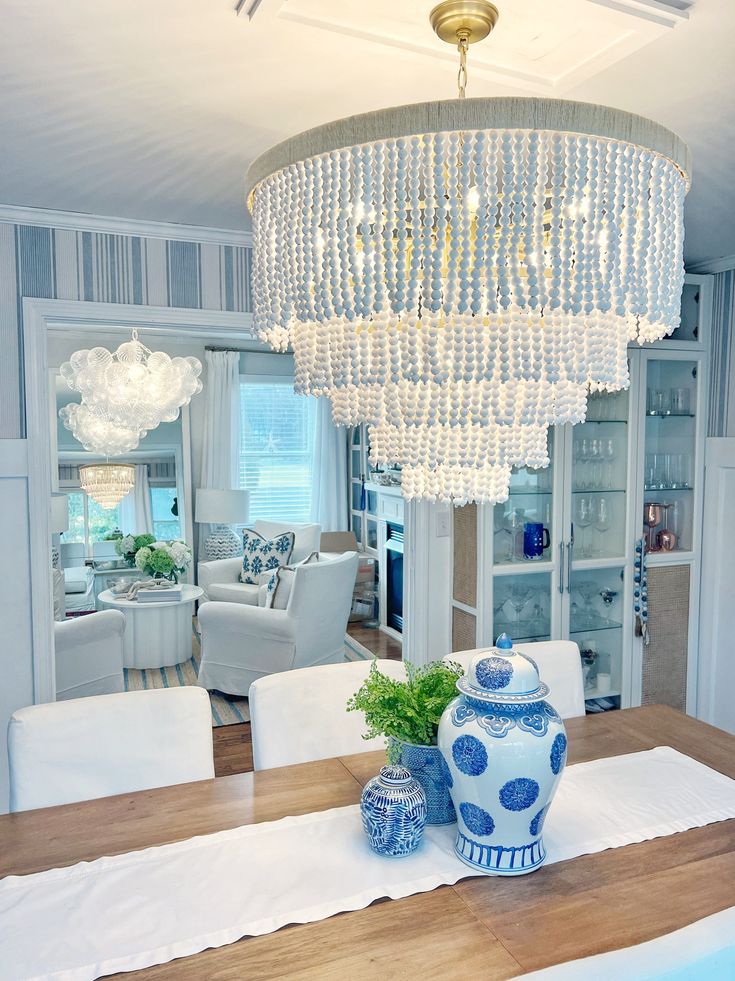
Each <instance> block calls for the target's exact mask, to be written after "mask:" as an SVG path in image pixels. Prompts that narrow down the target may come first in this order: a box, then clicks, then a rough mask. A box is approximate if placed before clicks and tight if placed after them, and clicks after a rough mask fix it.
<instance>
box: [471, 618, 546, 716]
mask: <svg viewBox="0 0 735 981" xmlns="http://www.w3.org/2000/svg"><path fill="white" fill-rule="evenodd" d="M457 688H458V689H459V691H460V692H462V694H463V695H466V696H467V697H468V698H473V699H475V700H476V701H478V702H495V703H501V704H504V705H512V704H513V703H514V702H515V703H517V704H527V703H529V702H539V701H541V699H543V698H546V696H547V695H548V694H549V686H548V685H545V684H544V683H543V681H541V679H540V677H539V670H538V665H537V664H536V662H535V661H534V659H533V658H532V657H531V656H530V655H528V654H522V653H521V652H520V651H515V650H513V641H512V640H511V639H510V637H509V636H508V635H507V634H501V635H500V637H498V639H497V641H496V642H495V647H489V648H487V649H486V650H483V651H478V653H477V654H475V656H474V657H473V658H472V660H471V661H470V664H469V668H468V669H467V674H465V675H463V676H462V677H461V678H460V679H459V680H458V682H457Z"/></svg>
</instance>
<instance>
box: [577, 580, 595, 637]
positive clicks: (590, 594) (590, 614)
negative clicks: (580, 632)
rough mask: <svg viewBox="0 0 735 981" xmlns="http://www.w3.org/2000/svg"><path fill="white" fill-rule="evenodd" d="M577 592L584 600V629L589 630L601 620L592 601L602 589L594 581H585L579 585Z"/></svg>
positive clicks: (582, 614)
mask: <svg viewBox="0 0 735 981" xmlns="http://www.w3.org/2000/svg"><path fill="white" fill-rule="evenodd" d="M577 590H578V592H579V595H580V596H581V597H582V599H583V600H584V606H583V607H582V613H581V617H582V618H583V619H584V628H586V629H589V628H590V627H594V626H595V624H596V623H597V621H598V620H599V615H598V613H597V612H596V610H595V608H594V606H593V605H592V601H593V600H594V599H595V597H596V596H597V595H598V593H599V591H600V587H599V586H598V584H597V583H596V582H595V581H594V579H583V580H582V582H578V583H577Z"/></svg>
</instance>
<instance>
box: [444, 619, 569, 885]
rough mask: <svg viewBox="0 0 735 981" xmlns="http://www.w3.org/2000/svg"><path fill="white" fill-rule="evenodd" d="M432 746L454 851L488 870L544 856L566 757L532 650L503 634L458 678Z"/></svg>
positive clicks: (523, 867) (510, 870) (515, 868)
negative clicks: (452, 826) (443, 782)
mask: <svg viewBox="0 0 735 981" xmlns="http://www.w3.org/2000/svg"><path fill="white" fill-rule="evenodd" d="M457 688H458V689H459V691H460V695H459V697H458V698H455V699H454V701H452V702H450V703H449V705H448V706H447V708H446V709H445V711H444V714H443V715H442V718H441V722H440V723H439V748H440V749H441V751H442V753H443V754H444V759H445V761H446V764H447V768H448V771H449V773H450V780H451V783H450V788H451V794H452V800H453V801H454V806H455V808H456V810H457V838H456V841H455V850H456V852H457V855H458V856H459V857H460V858H461V859H462V861H463V862H465V863H466V864H467V865H469V866H471V868H473V869H476V870H477V871H480V872H485V873H488V874H490V875H524V874H525V873H526V872H532V871H533V870H534V869H536V868H538V867H539V866H540V865H541V864H543V861H544V859H545V858H546V851H545V849H544V843H543V836H542V831H543V827H544V819H545V818H546V815H547V813H548V810H549V805H550V804H551V801H552V798H553V797H554V794H555V793H556V788H557V786H558V784H559V780H560V779H561V774H562V770H563V769H564V764H565V763H566V756H567V737H566V733H565V731H564V723H563V722H562V720H561V717H560V716H559V714H558V712H557V711H556V710H555V709H554V708H553V707H552V706H551V705H550V704H549V703H548V702H547V701H545V698H546V695H548V693H549V689H548V686H547V685H545V684H544V683H543V682H542V681H541V680H540V678H539V671H538V666H537V665H536V662H535V661H534V660H533V658H532V657H531V656H530V655H528V654H525V653H521V652H520V651H515V650H513V644H512V641H511V640H510V638H509V637H508V636H507V635H506V634H502V635H501V636H500V637H499V638H498V641H497V644H496V646H495V647H493V648H490V649H488V650H483V651H479V652H478V653H477V654H476V655H475V656H474V657H473V658H472V660H471V662H470V665H469V668H468V671H467V674H465V675H464V676H463V677H462V678H460V679H459V680H458V682H457Z"/></svg>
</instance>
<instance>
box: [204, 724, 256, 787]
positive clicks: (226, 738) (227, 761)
mask: <svg viewBox="0 0 735 981" xmlns="http://www.w3.org/2000/svg"><path fill="white" fill-rule="evenodd" d="M212 736H213V740H214V772H215V776H218V777H228V776H230V774H232V773H248V772H249V771H250V770H252V769H253V741H252V738H251V736H250V723H249V722H245V723H243V724H242V725H234V726H216V727H215V728H214V729H213V730H212Z"/></svg>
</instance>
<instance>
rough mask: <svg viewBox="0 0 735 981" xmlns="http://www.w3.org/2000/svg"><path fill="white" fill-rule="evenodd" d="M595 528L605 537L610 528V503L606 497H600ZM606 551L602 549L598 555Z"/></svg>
mask: <svg viewBox="0 0 735 981" xmlns="http://www.w3.org/2000/svg"><path fill="white" fill-rule="evenodd" d="M595 528H596V529H597V531H599V532H600V534H601V535H604V534H605V532H606V531H607V530H608V529H609V528H610V503H609V501H608V499H607V498H606V497H600V498H599V499H598V501H597V513H596V515H595ZM604 551H605V550H604V549H603V548H600V549H598V551H597V554H598V555H603V554H604Z"/></svg>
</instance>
